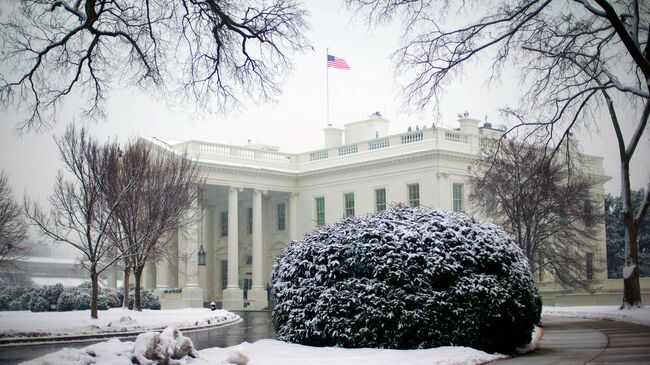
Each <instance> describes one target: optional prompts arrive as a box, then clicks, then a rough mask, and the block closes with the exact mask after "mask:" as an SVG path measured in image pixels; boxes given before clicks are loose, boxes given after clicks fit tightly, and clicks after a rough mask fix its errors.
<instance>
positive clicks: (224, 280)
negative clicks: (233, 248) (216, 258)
mask: <svg viewBox="0 0 650 365" xmlns="http://www.w3.org/2000/svg"><path fill="white" fill-rule="evenodd" d="M226 286H228V260H221V290H223V289H226Z"/></svg>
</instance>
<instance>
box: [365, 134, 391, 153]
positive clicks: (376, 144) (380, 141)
mask: <svg viewBox="0 0 650 365" xmlns="http://www.w3.org/2000/svg"><path fill="white" fill-rule="evenodd" d="M389 145H390V142H389V141H388V138H387V137H384V138H377V139H373V140H372V141H369V142H368V149H369V150H376V149H379V148H385V147H388V146H389Z"/></svg>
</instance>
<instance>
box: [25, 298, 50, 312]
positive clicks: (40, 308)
mask: <svg viewBox="0 0 650 365" xmlns="http://www.w3.org/2000/svg"><path fill="white" fill-rule="evenodd" d="M29 310H30V311H32V312H47V311H49V310H50V303H48V301H47V300H46V299H45V298H43V297H42V296H40V295H34V296H33V297H32V299H31V300H30V301H29Z"/></svg>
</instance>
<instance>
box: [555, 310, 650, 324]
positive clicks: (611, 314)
mask: <svg viewBox="0 0 650 365" xmlns="http://www.w3.org/2000/svg"><path fill="white" fill-rule="evenodd" d="M542 314H543V315H548V316H559V317H577V318H589V319H609V320H612V321H621V322H629V323H636V324H642V325H646V326H650V307H644V308H632V309H618V306H588V307H543V308H542Z"/></svg>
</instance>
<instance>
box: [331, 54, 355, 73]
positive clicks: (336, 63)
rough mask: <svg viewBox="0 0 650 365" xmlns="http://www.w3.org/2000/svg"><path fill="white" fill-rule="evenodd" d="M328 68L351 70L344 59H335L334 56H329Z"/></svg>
mask: <svg viewBox="0 0 650 365" xmlns="http://www.w3.org/2000/svg"><path fill="white" fill-rule="evenodd" d="M327 67H332V68H339V69H341V70H349V69H350V65H348V63H347V62H345V60H344V59H342V58H338V57H334V56H332V55H329V54H328V55H327Z"/></svg>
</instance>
